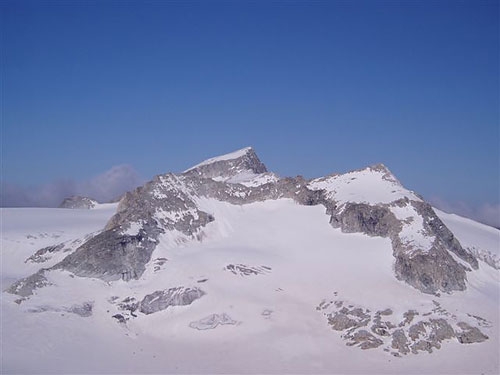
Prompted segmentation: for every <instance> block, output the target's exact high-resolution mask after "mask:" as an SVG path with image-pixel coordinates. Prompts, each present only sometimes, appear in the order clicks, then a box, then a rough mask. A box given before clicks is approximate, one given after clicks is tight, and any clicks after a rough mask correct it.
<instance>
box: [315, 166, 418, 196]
mask: <svg viewBox="0 0 500 375" xmlns="http://www.w3.org/2000/svg"><path fill="white" fill-rule="evenodd" d="M308 187H309V188H310V189H312V190H325V192H326V195H327V197H328V198H329V199H333V200H335V201H337V202H339V203H340V204H342V203H346V202H354V203H367V204H370V205H377V204H388V203H391V202H394V201H397V200H398V199H401V198H408V199H410V200H415V201H421V199H420V198H419V197H418V196H417V195H416V194H415V193H413V192H412V191H410V190H407V189H405V188H404V187H403V186H402V185H401V183H400V182H399V181H398V180H397V179H396V177H394V175H393V174H392V173H391V172H390V171H389V169H387V167H385V166H384V165H382V164H378V165H375V166H372V167H368V168H364V169H361V170H357V171H352V172H348V173H344V174H334V175H331V176H327V177H320V178H317V179H314V180H312V181H311V182H310V183H309V185H308Z"/></svg>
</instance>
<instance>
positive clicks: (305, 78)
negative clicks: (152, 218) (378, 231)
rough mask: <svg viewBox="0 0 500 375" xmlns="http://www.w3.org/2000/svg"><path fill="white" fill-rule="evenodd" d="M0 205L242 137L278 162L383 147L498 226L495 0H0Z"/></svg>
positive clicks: (132, 173)
mask: <svg viewBox="0 0 500 375" xmlns="http://www.w3.org/2000/svg"><path fill="white" fill-rule="evenodd" d="M0 11H1V20H0V24H1V26H0V28H1V38H2V39H1V43H0V44H1V45H2V47H1V48H2V49H1V53H2V64H1V65H2V99H1V107H2V118H1V146H2V147H1V148H2V151H1V153H2V158H1V159H2V162H1V163H2V171H1V194H0V195H1V197H0V199H1V205H2V206H55V205H58V204H59V203H60V201H61V200H62V199H63V198H64V197H65V196H68V195H72V194H84V195H91V196H94V197H95V198H97V199H99V200H101V201H102V200H109V199H113V198H116V196H118V195H119V194H121V193H123V192H124V191H126V190H129V189H132V188H134V187H135V186H138V185H140V184H142V183H143V182H144V181H146V180H148V179H150V178H151V177H153V176H154V175H156V174H160V173H165V172H168V171H174V172H179V171H182V170H184V169H186V168H188V167H190V166H192V165H194V164H196V163H198V162H200V161H202V160H204V159H206V158H208V157H212V156H216V155H219V154H224V153H226V152H230V151H233V150H236V149H238V148H242V147H245V146H253V147H254V148H255V150H256V152H257V154H258V155H259V157H260V158H261V160H262V161H263V162H264V164H266V166H267V167H268V168H269V169H270V170H272V171H274V172H276V173H278V174H279V175H282V176H294V175H298V174H301V175H304V176H305V177H308V178H312V177H318V176H321V175H326V174H330V173H334V172H346V171H348V170H352V169H358V168H362V167H365V166H367V165H371V164H375V163H379V162H383V163H384V164H386V165H387V166H388V167H389V168H390V169H391V170H392V171H393V172H394V174H395V175H396V176H397V177H398V178H399V179H400V180H401V182H402V183H403V184H404V185H405V186H406V187H408V188H409V189H412V190H415V191H416V192H418V193H420V194H422V195H423V196H424V197H425V198H426V199H427V200H429V201H430V202H431V203H433V204H434V205H436V206H437V207H440V208H443V209H444V210H447V211H452V212H457V213H459V214H462V215H465V216H469V217H472V218H474V219H476V220H480V221H482V222H485V223H488V224H490V225H495V226H497V227H498V226H500V197H499V191H500V176H499V173H500V172H499V171H500V154H499V147H500V146H499V145H500V139H499V109H498V103H499V90H498V87H499V68H498V66H499V5H498V2H497V1H487V0H482V1H464V2H432V3H431V2H424V3H421V4H418V3H414V2H412V3H408V2H403V1H401V2H372V1H359V2H356V3H348V2H343V1H333V2H324V3H322V2H314V3H306V2H279V3H277V2H273V3H268V2H235V3H228V2H186V3H183V2H165V3H148V4H141V3H133V2H132V3H123V2H115V1H111V2H105V3H73V2H67V1H57V2H54V1H50V2H48V1H38V2H35V1H4V2H2V4H1V5H0Z"/></svg>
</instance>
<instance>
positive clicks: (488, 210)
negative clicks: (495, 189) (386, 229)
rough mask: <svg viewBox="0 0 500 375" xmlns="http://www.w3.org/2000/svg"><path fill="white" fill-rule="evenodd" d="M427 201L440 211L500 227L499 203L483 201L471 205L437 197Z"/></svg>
mask: <svg viewBox="0 0 500 375" xmlns="http://www.w3.org/2000/svg"><path fill="white" fill-rule="evenodd" d="M429 203H431V204H432V205H433V206H434V207H436V208H439V209H440V210H442V211H446V212H450V213H454V214H457V215H460V216H465V217H468V218H470V219H473V220H476V221H479V222H481V223H484V224H488V225H491V226H494V227H497V228H500V204H493V203H483V204H481V205H479V206H471V205H470V204H467V203H465V202H449V201H446V200H444V199H441V198H438V197H432V198H430V199H429Z"/></svg>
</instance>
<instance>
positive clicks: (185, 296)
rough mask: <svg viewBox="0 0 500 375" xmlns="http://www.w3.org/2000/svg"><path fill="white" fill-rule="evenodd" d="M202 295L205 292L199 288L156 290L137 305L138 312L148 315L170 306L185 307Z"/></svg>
mask: <svg viewBox="0 0 500 375" xmlns="http://www.w3.org/2000/svg"><path fill="white" fill-rule="evenodd" d="M204 295H205V292H203V291H202V290H201V289H199V288H184V287H177V288H170V289H167V290H158V291H156V292H154V293H151V294H148V295H147V296H145V297H144V298H143V300H142V301H141V302H140V305H139V306H140V307H139V311H140V312H142V313H143V314H146V315H149V314H153V313H155V312H158V311H161V310H165V309H167V308H168V307H170V306H186V305H190V304H191V303H193V301H195V300H197V299H198V298H201V297H202V296H204Z"/></svg>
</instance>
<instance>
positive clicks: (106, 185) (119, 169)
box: [0, 164, 144, 207]
mask: <svg viewBox="0 0 500 375" xmlns="http://www.w3.org/2000/svg"><path fill="white" fill-rule="evenodd" d="M143 182H144V180H143V179H142V178H141V177H140V176H139V174H138V173H137V171H136V170H135V169H134V168H133V167H132V166H130V165H127V164H123V165H117V166H114V167H112V168H111V169H109V170H107V171H105V172H104V173H101V174H99V175H97V176H94V177H92V178H91V179H89V180H86V181H72V180H58V181H54V182H51V183H49V184H46V185H41V186H36V187H29V188H27V187H20V186H16V185H14V184H9V183H6V182H2V184H1V186H0V205H1V206H2V207H57V206H58V205H59V204H60V203H61V202H62V200H63V199H64V198H66V197H69V196H71V195H83V196H87V197H91V198H94V199H96V200H97V201H99V202H108V201H110V200H113V199H116V198H117V197H119V196H120V195H122V194H123V193H125V192H126V191H129V190H132V189H134V188H135V187H137V186H139V185H141V184H142V183H143Z"/></svg>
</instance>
